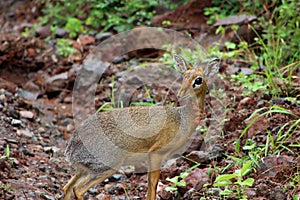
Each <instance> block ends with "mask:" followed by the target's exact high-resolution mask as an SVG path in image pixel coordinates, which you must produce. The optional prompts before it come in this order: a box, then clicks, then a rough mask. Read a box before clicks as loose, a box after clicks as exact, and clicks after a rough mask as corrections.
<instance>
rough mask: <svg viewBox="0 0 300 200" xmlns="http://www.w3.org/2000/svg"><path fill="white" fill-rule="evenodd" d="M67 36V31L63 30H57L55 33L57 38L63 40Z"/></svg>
mask: <svg viewBox="0 0 300 200" xmlns="http://www.w3.org/2000/svg"><path fill="white" fill-rule="evenodd" d="M65 36H67V32H66V30H65V29H63V28H57V29H56V31H55V37H57V38H63V37H65Z"/></svg>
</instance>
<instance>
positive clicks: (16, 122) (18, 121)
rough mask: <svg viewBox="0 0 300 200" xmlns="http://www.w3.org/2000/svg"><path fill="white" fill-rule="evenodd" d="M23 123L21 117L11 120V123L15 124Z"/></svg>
mask: <svg viewBox="0 0 300 200" xmlns="http://www.w3.org/2000/svg"><path fill="white" fill-rule="evenodd" d="M21 124H22V121H21V120H19V119H12V120H11V125H13V126H19V125H21Z"/></svg>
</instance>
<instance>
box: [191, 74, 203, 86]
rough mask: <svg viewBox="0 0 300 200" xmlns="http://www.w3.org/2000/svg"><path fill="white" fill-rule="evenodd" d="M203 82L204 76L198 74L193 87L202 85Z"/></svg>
mask: <svg viewBox="0 0 300 200" xmlns="http://www.w3.org/2000/svg"><path fill="white" fill-rule="evenodd" d="M202 82H203V78H202V77H201V76H197V77H196V78H195V79H194V82H193V88H196V87H199V86H200V85H202Z"/></svg>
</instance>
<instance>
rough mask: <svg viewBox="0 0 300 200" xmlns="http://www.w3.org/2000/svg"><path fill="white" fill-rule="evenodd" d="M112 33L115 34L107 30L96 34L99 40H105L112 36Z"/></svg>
mask: <svg viewBox="0 0 300 200" xmlns="http://www.w3.org/2000/svg"><path fill="white" fill-rule="evenodd" d="M112 35H113V34H112V33H110V32H106V33H98V34H97V35H96V37H95V39H96V40H97V41H103V40H105V39H107V38H109V37H111V36H112Z"/></svg>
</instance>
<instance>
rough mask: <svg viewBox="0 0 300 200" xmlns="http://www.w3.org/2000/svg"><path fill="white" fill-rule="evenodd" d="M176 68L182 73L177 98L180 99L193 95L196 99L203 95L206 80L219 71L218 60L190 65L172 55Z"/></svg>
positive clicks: (213, 59)
mask: <svg viewBox="0 0 300 200" xmlns="http://www.w3.org/2000/svg"><path fill="white" fill-rule="evenodd" d="M174 60H175V63H176V67H177V69H178V70H179V71H181V72H182V73H183V80H182V84H181V88H180V90H179V92H178V96H179V97H181V98H185V97H188V96H190V95H193V94H195V95H196V96H197V97H200V96H199V95H202V96H203V98H204V95H205V93H206V90H207V84H206V83H207V80H208V79H209V78H210V77H212V76H213V75H215V74H216V73H217V72H218V71H219V63H220V59H219V58H212V59H211V60H210V61H208V62H203V63H199V64H197V65H196V66H195V67H193V66H192V65H190V64H189V63H188V62H186V61H185V60H184V59H183V58H181V57H180V56H177V55H174Z"/></svg>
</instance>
